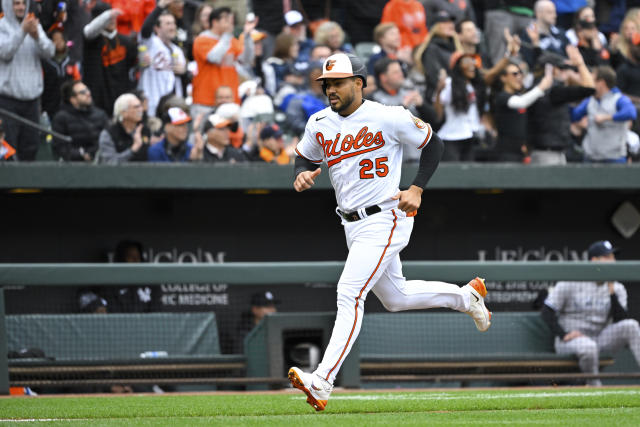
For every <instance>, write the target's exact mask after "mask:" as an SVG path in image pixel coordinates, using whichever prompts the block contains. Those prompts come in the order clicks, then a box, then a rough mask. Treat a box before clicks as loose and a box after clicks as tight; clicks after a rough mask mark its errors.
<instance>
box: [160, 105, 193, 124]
mask: <svg viewBox="0 0 640 427" xmlns="http://www.w3.org/2000/svg"><path fill="white" fill-rule="evenodd" d="M163 121H164V123H171V124H172V125H183V124H185V123H188V122H190V121H191V117H189V115H188V114H187V113H185V112H184V110H183V109H182V108H178V107H171V108H169V110H167V112H166V113H165V115H164V117H163Z"/></svg>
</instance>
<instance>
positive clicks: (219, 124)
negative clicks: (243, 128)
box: [203, 113, 231, 132]
mask: <svg viewBox="0 0 640 427" xmlns="http://www.w3.org/2000/svg"><path fill="white" fill-rule="evenodd" d="M229 125H231V120H229V119H225V118H224V117H222V116H221V115H219V114H216V113H213V114H210V115H209V117H208V118H207V121H206V122H204V129H203V131H204V132H207V131H208V130H209V129H211V128H216V129H222V128H225V127H227V126H229Z"/></svg>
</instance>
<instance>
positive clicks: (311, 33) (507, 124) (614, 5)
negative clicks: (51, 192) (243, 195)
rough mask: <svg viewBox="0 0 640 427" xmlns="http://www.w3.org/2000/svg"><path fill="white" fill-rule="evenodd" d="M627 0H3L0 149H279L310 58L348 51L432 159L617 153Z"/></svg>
mask: <svg viewBox="0 0 640 427" xmlns="http://www.w3.org/2000/svg"><path fill="white" fill-rule="evenodd" d="M636 7H640V1H633V0H612V1H607V2H594V1H592V0H572V1H566V0H565V1H559V0H556V1H550V0H538V1H534V0H485V1H477V2H475V1H474V2H469V1H464V0H420V1H418V0H372V1H368V2H366V5H365V3H361V2H349V1H337V2H336V1H333V2H317V1H315V2H314V1H310V0H298V1H280V0H260V1H257V0H253V1H248V2H244V1H243V2H238V1H230V0H205V1H199V0H128V1H124V0H102V1H96V0H40V1H31V0H2V16H1V17H0V40H2V43H0V118H1V119H2V120H1V121H0V143H1V148H0V150H1V151H0V154H1V155H0V159H2V160H18V161H33V160H41V159H50V160H51V159H52V160H56V161H58V160H59V161H73V162H75V161H79V162H95V163H106V164H119V163H123V162H132V161H150V162H230V163H235V162H251V161H254V162H266V163H277V164H287V163H291V162H292V161H293V158H294V157H295V154H294V147H295V144H296V143H297V141H298V140H299V139H300V138H301V137H302V135H303V133H304V130H305V124H306V121H307V119H308V118H309V117H310V116H311V114H313V113H315V112H316V111H319V110H320V109H323V108H326V107H327V106H328V104H327V100H326V98H325V97H324V94H323V92H322V86H321V85H320V84H319V83H318V82H316V80H315V78H316V77H317V76H318V75H319V74H321V73H322V64H323V61H324V60H325V59H326V58H327V57H328V56H330V55H331V54H333V53H336V52H347V53H354V54H356V55H358V56H360V57H361V58H362V59H363V60H365V61H366V62H367V69H368V73H369V76H368V78H367V85H366V89H365V98H366V99H369V100H374V101H377V102H381V103H384V104H388V105H403V106H404V107H405V108H407V109H409V110H410V111H411V113H412V114H413V115H414V116H417V117H419V118H421V119H423V120H425V121H427V122H429V123H431V124H432V126H433V127H434V128H435V129H436V130H438V132H439V134H440V136H441V137H442V139H443V140H444V141H445V153H444V157H443V160H444V161H506V162H519V163H529V162H530V163H537V164H565V163H567V162H571V161H580V162H615V163H626V162H631V161H632V160H633V159H634V158H636V157H637V155H638V148H639V147H638V135H637V132H638V131H639V130H640V125H639V121H638V109H640V8H636ZM16 116H19V117H18V118H19V119H21V120H18V119H16ZM64 136H67V137H70V138H65V137H64ZM416 160H417V159H416V158H412V157H410V156H409V155H407V157H405V161H406V162H411V161H416Z"/></svg>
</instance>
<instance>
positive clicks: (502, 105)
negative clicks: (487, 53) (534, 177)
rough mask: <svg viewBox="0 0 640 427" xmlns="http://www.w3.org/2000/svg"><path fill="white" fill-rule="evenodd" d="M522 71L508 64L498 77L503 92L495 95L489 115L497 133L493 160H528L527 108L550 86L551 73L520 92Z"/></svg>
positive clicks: (547, 72)
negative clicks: (528, 88) (530, 87)
mask: <svg viewBox="0 0 640 427" xmlns="http://www.w3.org/2000/svg"><path fill="white" fill-rule="evenodd" d="M522 80H523V75H522V69H521V68H520V67H519V66H518V64H516V63H513V62H511V63H509V65H507V66H506V67H505V69H504V70H503V72H502V75H501V76H500V81H501V82H502V86H503V89H502V91H500V92H498V93H497V94H496V95H495V99H494V101H493V106H492V110H493V111H492V112H493V118H494V121H495V123H496V129H497V131H498V139H497V141H496V147H495V157H496V158H495V160H498V161H504V162H522V161H524V160H525V158H526V157H528V155H529V153H528V148H527V108H528V107H529V106H530V105H531V104H533V103H534V102H536V101H537V100H538V98H541V97H542V96H544V92H545V91H546V90H548V89H549V88H550V87H551V85H552V84H553V71H552V70H551V69H549V70H548V71H545V75H544V78H543V79H542V80H541V81H540V83H539V84H538V85H537V86H536V87H534V88H533V89H531V90H530V91H528V92H526V93H524V94H522V95H521V94H520V92H522V90H523V84H522Z"/></svg>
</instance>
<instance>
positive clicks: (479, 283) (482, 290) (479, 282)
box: [468, 277, 491, 319]
mask: <svg viewBox="0 0 640 427" xmlns="http://www.w3.org/2000/svg"><path fill="white" fill-rule="evenodd" d="M468 285H469V286H471V287H472V288H473V289H475V290H476V292H478V293H479V294H480V296H481V297H482V298H486V296H487V287H486V286H485V285H484V279H481V278H480V277H476V278H475V279H473V280H472V281H470V282H469V283H468ZM489 316H491V312H489ZM489 319H491V317H489Z"/></svg>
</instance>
